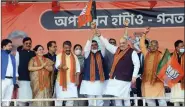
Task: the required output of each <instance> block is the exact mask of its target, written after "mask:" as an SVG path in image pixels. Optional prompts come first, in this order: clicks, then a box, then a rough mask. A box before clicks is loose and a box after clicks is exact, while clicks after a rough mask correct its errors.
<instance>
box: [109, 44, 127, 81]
mask: <svg viewBox="0 0 185 107" xmlns="http://www.w3.org/2000/svg"><path fill="white" fill-rule="evenodd" d="M129 49H130V47H128V48H127V49H126V50H124V51H121V50H120V48H118V49H117V51H116V53H115V55H114V60H113V64H112V68H111V72H110V78H111V79H112V76H113V73H114V71H115V68H116V65H117V63H118V62H119V60H120V59H121V58H122V57H123V56H124V55H125V54H126V53H127V51H128V50H129ZM120 51H121V52H120Z"/></svg>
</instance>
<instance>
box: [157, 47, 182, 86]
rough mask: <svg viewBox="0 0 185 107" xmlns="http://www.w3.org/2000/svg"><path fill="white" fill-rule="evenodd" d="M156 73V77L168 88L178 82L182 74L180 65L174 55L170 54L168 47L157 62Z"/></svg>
mask: <svg viewBox="0 0 185 107" xmlns="http://www.w3.org/2000/svg"><path fill="white" fill-rule="evenodd" d="M156 74H157V77H158V78H159V79H160V80H161V81H163V82H164V84H167V85H168V87H170V88H171V87H173V86H174V85H175V84H176V83H178V82H179V81H180V80H181V79H182V78H183V76H184V72H183V69H182V67H181V65H180V64H179V63H178V61H177V59H176V58H175V56H174V55H172V56H171V55H170V52H169V51H168V49H166V50H165V53H164V55H163V57H162V59H161V61H160V62H159V65H158V68H157V73H156Z"/></svg>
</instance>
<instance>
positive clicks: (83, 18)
mask: <svg viewBox="0 0 185 107" xmlns="http://www.w3.org/2000/svg"><path fill="white" fill-rule="evenodd" d="M91 9H92V0H89V2H88V4H87V5H86V6H85V8H83V10H82V12H81V13H80V16H78V27H79V28H80V27H82V26H84V25H85V24H86V23H88V22H91V21H92V19H93V18H92V12H91Z"/></svg>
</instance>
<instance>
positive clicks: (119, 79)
mask: <svg viewBox="0 0 185 107" xmlns="http://www.w3.org/2000/svg"><path fill="white" fill-rule="evenodd" d="M126 29H127V28H126ZM126 29H125V34H124V35H127V30H126ZM99 37H100V40H101V42H102V43H103V44H104V45H105V47H106V49H107V50H109V51H110V52H111V53H112V54H114V60H113V64H112V68H111V71H110V74H109V76H110V79H109V81H108V84H107V86H106V88H105V92H104V94H105V95H113V96H115V97H118V98H127V97H130V88H131V84H133V83H135V82H136V78H137V75H138V72H139V67H140V62H139V57H138V55H137V52H136V51H134V50H133V49H132V48H130V46H129V45H128V41H127V39H126V38H125V36H124V37H121V39H120V41H119V47H117V46H114V45H111V44H110V43H109V42H108V40H107V39H105V38H104V37H103V36H102V35H100V36H99ZM115 103H116V106H123V104H122V100H115ZM124 104H125V106H130V100H128V99H126V100H124Z"/></svg>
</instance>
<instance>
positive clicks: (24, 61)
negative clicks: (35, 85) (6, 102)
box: [18, 37, 35, 106]
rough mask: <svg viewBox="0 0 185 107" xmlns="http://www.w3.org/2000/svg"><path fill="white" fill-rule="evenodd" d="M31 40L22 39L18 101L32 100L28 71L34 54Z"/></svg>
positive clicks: (22, 103) (21, 103)
mask: <svg viewBox="0 0 185 107" xmlns="http://www.w3.org/2000/svg"><path fill="white" fill-rule="evenodd" d="M31 47H32V40H31V38H30V37H25V38H24V39H23V49H22V50H20V51H19V52H18V53H19V67H18V73H19V89H18V99H32V90H31V86H30V75H29V70H28V63H29V61H30V59H31V58H32V57H34V56H35V52H34V51H31ZM18 105H19V106H25V105H28V102H19V103H18Z"/></svg>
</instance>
